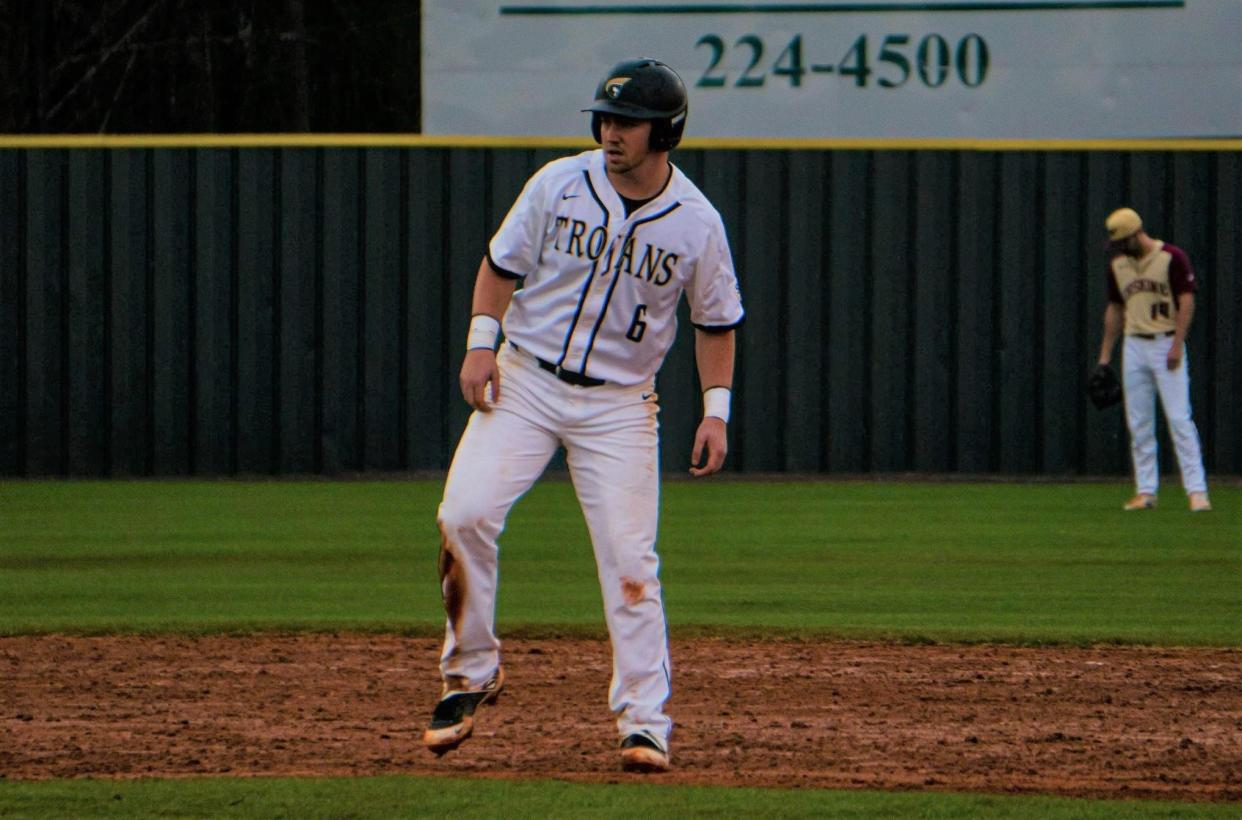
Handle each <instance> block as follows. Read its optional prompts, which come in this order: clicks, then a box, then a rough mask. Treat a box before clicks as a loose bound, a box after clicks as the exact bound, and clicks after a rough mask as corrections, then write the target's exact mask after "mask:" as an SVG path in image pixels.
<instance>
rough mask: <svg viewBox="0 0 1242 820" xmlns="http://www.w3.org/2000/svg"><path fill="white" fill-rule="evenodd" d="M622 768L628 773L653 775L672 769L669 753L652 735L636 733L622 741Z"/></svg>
mask: <svg viewBox="0 0 1242 820" xmlns="http://www.w3.org/2000/svg"><path fill="white" fill-rule="evenodd" d="M621 768H622V770H623V771H627V772H641V773H644V774H653V773H657V772H667V771H668V770H669V768H671V766H670V764H669V762H668V752H667V751H665V750H664V749H662V748H661V747H660V744H659V743H657V742H656V741H655V739H654V738H653V737H651V735H648V734H646V733H645V732H635V733H634V734H632V735H628V736H627V737H626V738H625V739H624V740H622V741H621Z"/></svg>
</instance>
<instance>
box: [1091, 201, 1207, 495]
mask: <svg viewBox="0 0 1242 820" xmlns="http://www.w3.org/2000/svg"><path fill="white" fill-rule="evenodd" d="M1104 226H1105V227H1106V228H1107V229H1108V236H1109V240H1110V241H1109V245H1108V248H1109V255H1110V257H1111V259H1110V262H1109V270H1108V305H1107V306H1106V307H1105V308H1104V339H1103V341H1102V342H1101V344H1100V359H1099V363H1100V364H1105V365H1106V364H1108V363H1109V361H1110V359H1111V358H1112V353H1113V346H1114V345H1115V344H1116V343H1117V337H1118V335H1120V334H1121V333H1122V332H1123V331H1124V333H1125V342H1124V343H1123V345H1122V370H1121V383H1122V387H1123V390H1124V394H1125V403H1126V423H1127V425H1128V426H1129V428H1130V455H1131V457H1132V458H1133V460H1134V482H1135V488H1136V492H1135V495H1134V497H1133V498H1131V499H1130V500H1129V501H1127V502H1126V503H1125V505H1124V509H1126V510H1147V509H1151V508H1152V507H1155V506H1156V488H1157V485H1158V484H1159V479H1160V475H1159V469H1158V465H1157V460H1156V395H1157V394H1159V396H1160V402H1161V404H1162V405H1164V415H1165V419H1166V420H1167V421H1168V424H1169V433H1170V436H1171V437H1172V439H1173V446H1174V448H1175V449H1176V451H1177V463H1178V466H1179V467H1180V468H1181V473H1182V486H1183V487H1184V488H1185V490H1186V494H1187V497H1188V499H1189V503H1190V509H1191V510H1193V511H1195V512H1202V511H1205V510H1210V509H1212V505H1211V502H1210V501H1209V500H1208V494H1207V479H1206V477H1205V476H1204V472H1203V457H1202V455H1201V454H1200V451H1199V432H1198V430H1196V429H1195V423H1194V421H1193V420H1192V419H1191V417H1190V375H1189V373H1188V367H1189V365H1188V363H1187V361H1186V332H1187V331H1188V330H1189V329H1190V320H1191V319H1192V318H1193V317H1194V313H1195V291H1196V290H1197V289H1198V283H1197V282H1196V281H1195V274H1194V271H1193V270H1191V267H1190V260H1189V258H1188V257H1187V256H1186V253H1185V252H1184V251H1183V250H1182V249H1181V248H1178V247H1176V246H1174V245H1170V244H1169V243H1168V242H1162V241H1161V240H1159V239H1153V238H1151V237H1150V236H1148V235H1147V233H1146V232H1144V231H1143V220H1142V219H1141V218H1140V217H1139V215H1138V214H1137V213H1135V212H1134V211H1133V210H1132V209H1130V208H1119V209H1117V210H1116V211H1113V212H1112V213H1111V214H1109V215H1108V218H1107V219H1106V220H1105V221H1104Z"/></svg>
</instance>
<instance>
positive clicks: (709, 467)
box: [690, 416, 729, 478]
mask: <svg viewBox="0 0 1242 820" xmlns="http://www.w3.org/2000/svg"><path fill="white" fill-rule="evenodd" d="M704 450H706V451H707V458H706V459H704V457H703V451H704ZM728 452H729V437H728V435H727V433H726V430H725V423H724V421H723V420H722V419H718V418H716V417H715V416H707V417H705V418H704V419H703V420H702V421H701V422H699V429H698V430H697V431H696V432H695V434H694V449H692V450H691V451H690V475H692V476H694V477H695V478H700V477H702V476H705V475H711V474H712V473H715V472H718V471H719V470H720V468H721V467H723V466H724V460H725V455H726V454H727V453H728Z"/></svg>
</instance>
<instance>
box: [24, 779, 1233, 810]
mask: <svg viewBox="0 0 1242 820" xmlns="http://www.w3.org/2000/svg"><path fill="white" fill-rule="evenodd" d="M0 816H6V817H7V816H20V817H28V818H40V820H42V819H43V818H46V819H47V820H53V819H55V820H60V819H61V818H64V817H75V818H86V817H125V818H155V817H289V818H320V817H322V818H328V817H331V818H388V817H394V818H395V817H452V818H472V817H480V818H483V817H488V818H492V817H505V818H527V817H529V818H566V820H575V818H597V817H618V818H623V817H642V818H647V820H650V818H655V817H675V818H691V817H723V818H734V817H738V818H741V817H745V818H752V817H755V818H804V817H805V818H824V817H833V818H860V819H861V818H867V820H870V819H871V818H877V817H888V818H925V819H926V820H940V818H945V819H946V820H947V818H955V817H987V818H1014V819H1015V820H1017V818H1023V819H1024V820H1062V819H1064V820H1071V819H1072V820H1095V819H1096V818H1098V820H1114V818H1119V819H1121V820H1124V819H1125V818H1140V817H1162V818H1182V817H1207V818H1216V817H1222V818H1223V817H1237V806H1228V805H1224V804H1203V803H1198V804H1189V803H1166V802H1156V801H1148V802H1139V801H1118V800H1069V799H1063V798H1051V797H1003V796H997V795H972V794H942V793H934V792H919V793H917V794H910V793H905V794H903V793H899V792H875V791H827V790H776V789H741V788H735V789H727V788H706V787H698V786H694V787H680V788H679V787H672V786H661V785H631V784H613V785H585V784H575V783H564V782H559V781H497V780H479V779H475V780H452V779H448V778H421V779H420V778H412V777H360V778H303V779H287V778H249V779H245V780H236V779H234V780H228V779H206V780H140V781H99V780H94V781H91V780H86V781H83V780H74V781H63V780H62V781H51V782H47V783H4V782H3V781H0Z"/></svg>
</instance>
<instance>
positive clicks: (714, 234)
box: [686, 222, 745, 330]
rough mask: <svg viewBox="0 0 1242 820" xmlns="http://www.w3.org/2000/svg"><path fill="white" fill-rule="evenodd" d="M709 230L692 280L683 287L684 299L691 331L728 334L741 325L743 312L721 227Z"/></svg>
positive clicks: (735, 276)
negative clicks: (727, 332) (684, 290)
mask: <svg viewBox="0 0 1242 820" xmlns="http://www.w3.org/2000/svg"><path fill="white" fill-rule="evenodd" d="M712 228H713V229H712V230H710V232H709V236H708V239H707V243H706V247H705V248H704V251H703V255H702V257H701V258H700V259H699V264H698V266H697V269H696V270H695V272H694V278H693V279H692V280H691V281H690V282H689V283H688V285H687V287H686V299H687V301H688V302H689V303H690V322H691V324H693V325H694V326H695V327H697V328H699V329H700V330H729V329H731V328H735V327H737V326H738V325H740V324H742V321H743V319H744V318H745V311H744V310H743V308H742V293H741V290H740V289H739V288H738V284H737V273H736V272H735V271H734V270H733V256H732V254H731V253H730V252H729V243H728V240H727V239H726V238H725V231H724V225H723V224H721V223H719V222H717V223H716V224H715V225H713V226H712Z"/></svg>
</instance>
